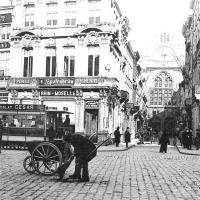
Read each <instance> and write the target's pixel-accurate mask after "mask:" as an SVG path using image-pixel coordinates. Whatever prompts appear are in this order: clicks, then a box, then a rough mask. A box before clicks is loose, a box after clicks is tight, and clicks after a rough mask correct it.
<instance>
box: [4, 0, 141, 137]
mask: <svg viewBox="0 0 200 200" xmlns="http://www.w3.org/2000/svg"><path fill="white" fill-rule="evenodd" d="M12 6H13V12H12V24H11V30H12V31H11V37H10V45H11V47H10V61H9V63H10V64H9V66H10V68H9V74H8V75H9V76H11V78H10V79H9V81H8V85H7V89H8V91H9V92H10V93H9V100H8V102H9V103H17V104H19V103H20V104H43V105H45V106H48V107H56V108H57V109H63V108H64V107H67V108H68V111H69V112H71V113H73V114H71V115H70V124H71V125H74V126H75V132H77V133H87V134H92V133H94V132H98V133H101V132H108V133H112V132H113V130H114V129H115V128H116V126H120V127H122V128H123V129H125V128H126V126H129V127H130V128H131V130H132V131H133V130H134V120H133V116H132V115H130V113H129V110H128V111H127V109H123V108H124V105H125V104H126V103H129V105H134V104H135V103H136V100H135V99H136V93H135V91H134V88H133V86H134V84H133V83H134V82H135V81H136V75H137V73H138V72H137V68H136V66H137V61H138V60H139V54H138V52H135V51H133V48H132V46H131V44H130V42H128V41H127V38H128V33H129V30H130V27H129V22H128V19H127V18H126V17H123V15H122V13H121V11H120V9H119V7H118V4H117V3H116V1H115V0H63V1H61V0H13V1H12Z"/></svg>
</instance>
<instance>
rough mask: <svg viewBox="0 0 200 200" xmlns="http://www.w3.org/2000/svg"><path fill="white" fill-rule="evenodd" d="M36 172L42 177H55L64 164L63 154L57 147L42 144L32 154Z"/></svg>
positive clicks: (45, 143) (47, 143)
mask: <svg viewBox="0 0 200 200" xmlns="http://www.w3.org/2000/svg"><path fill="white" fill-rule="evenodd" d="M32 160H33V162H34V167H35V169H36V171H37V172H38V173H39V174H41V175H54V174H55V173H56V172H57V170H58V167H59V166H60V165H61V164H62V154H61V152H60V150H59V149H58V147H57V146H55V145H54V144H52V143H50V142H42V143H40V144H39V145H37V146H36V147H35V149H34V150H33V152H32Z"/></svg>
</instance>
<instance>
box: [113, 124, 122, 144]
mask: <svg viewBox="0 0 200 200" xmlns="http://www.w3.org/2000/svg"><path fill="white" fill-rule="evenodd" d="M114 136H115V144H116V147H118V146H119V143H120V137H121V134H120V131H119V126H118V127H117V129H116V130H115V132H114Z"/></svg>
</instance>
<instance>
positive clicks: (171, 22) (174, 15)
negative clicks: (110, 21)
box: [116, 0, 192, 51]
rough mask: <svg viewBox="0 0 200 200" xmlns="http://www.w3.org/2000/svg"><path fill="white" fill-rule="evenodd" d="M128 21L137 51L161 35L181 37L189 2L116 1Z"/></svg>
mask: <svg viewBox="0 0 200 200" xmlns="http://www.w3.org/2000/svg"><path fill="white" fill-rule="evenodd" d="M116 1H117V2H118V5H119V7H120V9H121V11H122V14H123V15H125V16H127V17H128V18H129V21H130V26H131V32H130V34H129V36H130V37H129V40H131V43H132V45H133V46H134V49H135V48H137V49H138V50H139V51H140V50H141V49H142V47H143V46H144V45H145V44H146V43H149V42H150V41H151V38H152V37H154V36H155V35H160V34H161V33H164V32H166V33H174V34H177V35H179V34H180V37H183V36H182V33H181V31H182V25H183V24H184V22H185V21H186V19H187V17H188V15H189V14H191V13H192V10H191V9H190V8H189V5H190V0H116Z"/></svg>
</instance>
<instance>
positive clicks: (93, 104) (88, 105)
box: [85, 100, 99, 109]
mask: <svg viewBox="0 0 200 200" xmlns="http://www.w3.org/2000/svg"><path fill="white" fill-rule="evenodd" d="M98 108H99V100H85V109H98Z"/></svg>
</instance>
